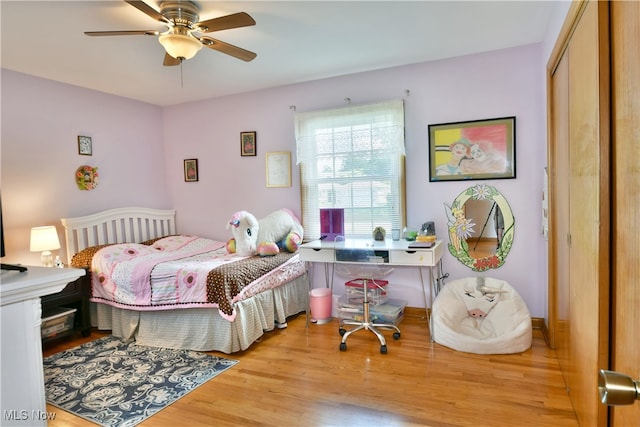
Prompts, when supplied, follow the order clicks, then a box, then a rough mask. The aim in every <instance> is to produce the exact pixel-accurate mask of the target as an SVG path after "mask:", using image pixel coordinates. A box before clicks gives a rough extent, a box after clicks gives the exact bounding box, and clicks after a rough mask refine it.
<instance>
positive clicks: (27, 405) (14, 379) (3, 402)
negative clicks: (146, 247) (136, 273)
mask: <svg viewBox="0 0 640 427" xmlns="http://www.w3.org/2000/svg"><path fill="white" fill-rule="evenodd" d="M27 268H28V270H27V271H26V272H19V271H7V270H2V272H1V273H0V274H1V275H0V315H1V317H0V321H1V322H2V323H1V331H2V332H1V340H2V349H1V357H2V359H0V360H1V363H2V364H1V366H0V376H1V380H2V388H1V394H0V410H1V412H0V413H1V416H2V418H1V419H0V425H2V426H46V425H47V417H48V416H50V414H47V412H46V401H45V394H44V372H43V367H42V343H41V340H40V323H41V314H42V310H41V306H40V297H41V296H43V295H49V294H54V293H56V292H60V291H61V290H62V289H64V287H65V286H66V285H67V284H68V283H69V282H72V281H74V280H76V279H78V278H79V277H80V276H83V275H84V274H85V271H84V270H82V269H77V268H50V267H33V266H27Z"/></svg>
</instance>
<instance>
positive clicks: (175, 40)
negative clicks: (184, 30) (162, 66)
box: [158, 34, 202, 59]
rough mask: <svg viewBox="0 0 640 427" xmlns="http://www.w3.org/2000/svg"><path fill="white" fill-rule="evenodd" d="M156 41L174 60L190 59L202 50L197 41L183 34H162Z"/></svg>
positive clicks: (200, 44)
mask: <svg viewBox="0 0 640 427" xmlns="http://www.w3.org/2000/svg"><path fill="white" fill-rule="evenodd" d="M158 41H159V42H160V44H161V45H162V47H164V50H166V51H167V53H168V54H169V55H171V56H173V57H174V58H176V59H191V58H193V57H194V56H195V55H196V53H198V51H199V50H200V49H202V43H200V41H199V40H198V39H196V38H194V37H192V36H188V35H184V34H163V35H161V36H160V37H158Z"/></svg>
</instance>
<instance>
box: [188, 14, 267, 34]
mask: <svg viewBox="0 0 640 427" xmlns="http://www.w3.org/2000/svg"><path fill="white" fill-rule="evenodd" d="M251 25H256V21H254V19H253V18H252V17H251V16H249V15H248V14H246V13H244V12H238V13H234V14H231V15H227V16H220V17H218V18H213V19H208V20H206V21H201V22H198V23H197V24H196V25H195V26H196V27H197V31H200V32H201V33H211V32H213V31H221V30H228V29H231V28H239V27H249V26H251Z"/></svg>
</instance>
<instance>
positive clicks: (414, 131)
mask: <svg viewBox="0 0 640 427" xmlns="http://www.w3.org/2000/svg"><path fill="white" fill-rule="evenodd" d="M544 65H545V60H543V55H542V46H541V45H531V46H526V47H520V48H513V49H507V50H502V51H496V52H491V53H486V54H479V55H473V56H467V57H461V58H455V59H450V60H443V61H436V62H430V63H422V64H416V65H411V66H405V67H399V68H393V69H387V70H381V71H376V72H369V73H361V74H357V75H350V76H343V77H338V78H332V79H325V80H319V81H315V82H309V83H301V84H296V85H291V86H286V87H280V88H275V89H270V90H264V91H259V92H253V93H247V94H240V95H236V96H230V97H225V98H218V99H211V100H206V101H202V102H197V103H190V104H183V105H178V106H174V107H170V108H165V109H161V108H159V107H154V106H150V105H148V104H144V103H140V102H136V101H131V100H128V99H124V98H119V97H114V96H110V95H106V94H102V93H98V92H94V91H89V90H85V89H81V88H77V87H73V86H69V85H65V84H60V83H55V82H52V81H47V80H43V79H38V78H33V77H29V76H25V75H22V74H19V73H14V72H10V71H6V70H3V72H2V197H3V208H4V210H5V218H4V219H5V226H6V227H7V228H6V229H5V231H6V232H7V243H8V251H9V254H10V256H8V257H6V258H4V259H3V261H4V262H22V263H25V264H29V263H31V264H38V262H39V258H38V254H32V253H30V252H28V240H29V237H28V236H29V229H30V228H31V227H32V226H36V225H45V224H56V225H58V228H59V230H60V231H61V226H60V222H59V218H60V217H65V216H78V215H84V214H87V213H91V212H95V211H99V210H102V209H106V208H112V207H118V206H127V205H139V206H152V207H159V208H166V207H175V208H176V209H177V211H178V228H179V230H180V231H181V232H185V233H197V234H201V235H204V236H209V237H212V238H217V239H220V240H226V239H228V238H229V237H230V233H229V232H228V230H226V229H225V228H224V226H225V224H226V222H227V220H228V218H229V216H230V215H231V213H233V212H234V211H236V210H239V209H246V210H250V211H252V212H254V213H255V214H256V215H257V216H263V215H265V214H267V213H268V212H270V211H272V210H274V209H278V208H281V207H288V208H291V209H293V210H294V211H296V212H299V210H300V209H299V192H300V188H299V185H298V180H299V176H298V173H297V169H296V168H295V167H294V168H293V177H292V178H293V186H292V187H290V188H266V186H265V169H266V168H265V153H266V152H269V151H291V152H292V153H293V154H294V153H295V141H294V136H293V116H294V111H293V110H292V109H291V106H292V105H293V106H295V108H296V109H297V111H310V110H316V109H323V108H332V107H337V106H343V105H345V98H350V99H351V102H352V103H353V104H360V103H367V102H372V101H378V100H385V99H392V98H403V99H404V101H405V112H406V143H407V164H406V167H407V198H408V202H407V209H408V222H409V225H410V226H412V227H418V226H419V225H420V224H421V223H422V222H424V221H426V220H434V221H435V222H436V231H437V234H438V235H439V237H440V238H442V239H445V240H446V218H445V210H444V203H451V202H452V201H453V199H454V198H455V197H456V196H457V195H458V194H459V193H460V192H461V191H462V190H463V189H465V188H466V187H467V186H468V185H469V183H456V182H453V183H451V182H449V183H430V182H429V179H428V135H427V126H428V125H429V124H430V123H442V122H451V121H461V120H474V119H484V118H493V117H503V116H512V115H514V116H516V117H517V130H516V132H517V135H516V136H517V150H516V161H517V175H518V177H517V179H515V180H496V181H485V182H486V183H488V184H490V185H494V186H495V187H496V188H498V190H500V191H501V192H502V193H503V194H504V195H505V196H506V198H507V199H508V200H509V203H510V204H511V207H512V209H513V211H514V214H515V218H516V231H515V243H514V246H513V249H512V251H511V253H510V254H509V256H508V258H507V262H506V264H505V265H504V266H503V267H502V268H500V269H499V270H493V271H490V272H489V273H485V275H490V276H493V277H497V278H501V279H505V280H508V281H509V282H510V283H511V284H512V285H513V286H514V287H515V288H516V289H517V290H518V291H519V292H520V293H521V294H522V296H523V297H524V299H525V301H526V302H527V304H528V305H529V308H530V310H531V312H532V314H533V315H534V316H542V315H543V314H544V313H545V311H546V310H545V296H546V282H547V280H546V262H545V259H546V242H545V241H544V240H543V239H542V237H541V235H540V222H541V191H542V175H543V168H544V166H545V164H546V143H545V140H546V131H545V128H546V123H545V101H544V99H545V86H544V75H543V74H542V73H541V72H540V70H541V69H542V68H544ZM242 131H256V132H257V142H258V143H257V148H258V155H257V156H255V157H241V156H240V146H239V137H240V132H242ZM78 134H86V135H89V136H92V137H93V145H94V155H93V156H91V157H86V156H80V155H78V154H77V144H76V137H77V135H78ZM163 144H164V146H163ZM188 158H197V159H198V161H199V166H200V168H199V169H200V170H199V181H198V182H190V183H186V182H184V178H183V160H184V159H188ZM293 158H294V161H295V155H294V156H293ZM84 163H89V164H91V165H95V166H98V167H99V171H100V174H101V183H100V186H99V187H98V188H97V189H96V190H94V191H90V192H86V191H79V190H77V189H76V187H75V183H74V181H73V172H74V171H75V169H76V168H77V167H78V166H80V165H82V164H84ZM61 236H62V235H61ZM316 270H317V272H316V273H315V275H314V279H315V283H316V284H319V283H324V279H323V277H322V274H321V271H322V269H316ZM444 270H445V271H446V272H448V273H449V274H450V276H451V278H452V279H453V278H459V277H466V276H470V275H473V272H472V271H471V270H469V269H468V268H467V267H465V266H463V265H462V264H460V263H459V262H458V261H457V260H456V259H453V258H452V257H451V256H450V255H449V254H448V253H447V254H445V258H444ZM341 281H342V280H341V279H340V278H336V283H337V285H336V288H335V291H336V293H341V292H342V291H343V289H342V286H341V285H339V283H340V282H341ZM390 282H391V286H390V293H391V296H392V297H396V298H403V299H406V300H408V302H409V304H410V305H411V306H416V307H422V306H424V302H423V297H422V293H421V288H420V284H419V280H418V274H417V272H416V271H415V269H407V268H404V269H403V268H398V269H396V270H395V271H394V272H393V273H392V275H391V277H390Z"/></svg>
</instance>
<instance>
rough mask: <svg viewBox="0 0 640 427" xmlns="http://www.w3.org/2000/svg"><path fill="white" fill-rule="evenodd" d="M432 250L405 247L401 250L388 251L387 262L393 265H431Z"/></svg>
mask: <svg viewBox="0 0 640 427" xmlns="http://www.w3.org/2000/svg"><path fill="white" fill-rule="evenodd" d="M433 254H434V251H432V250H429V251H424V250H420V249H407V250H402V251H389V264H395V265H424V266H433V265H434V264H435V262H434V260H433Z"/></svg>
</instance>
